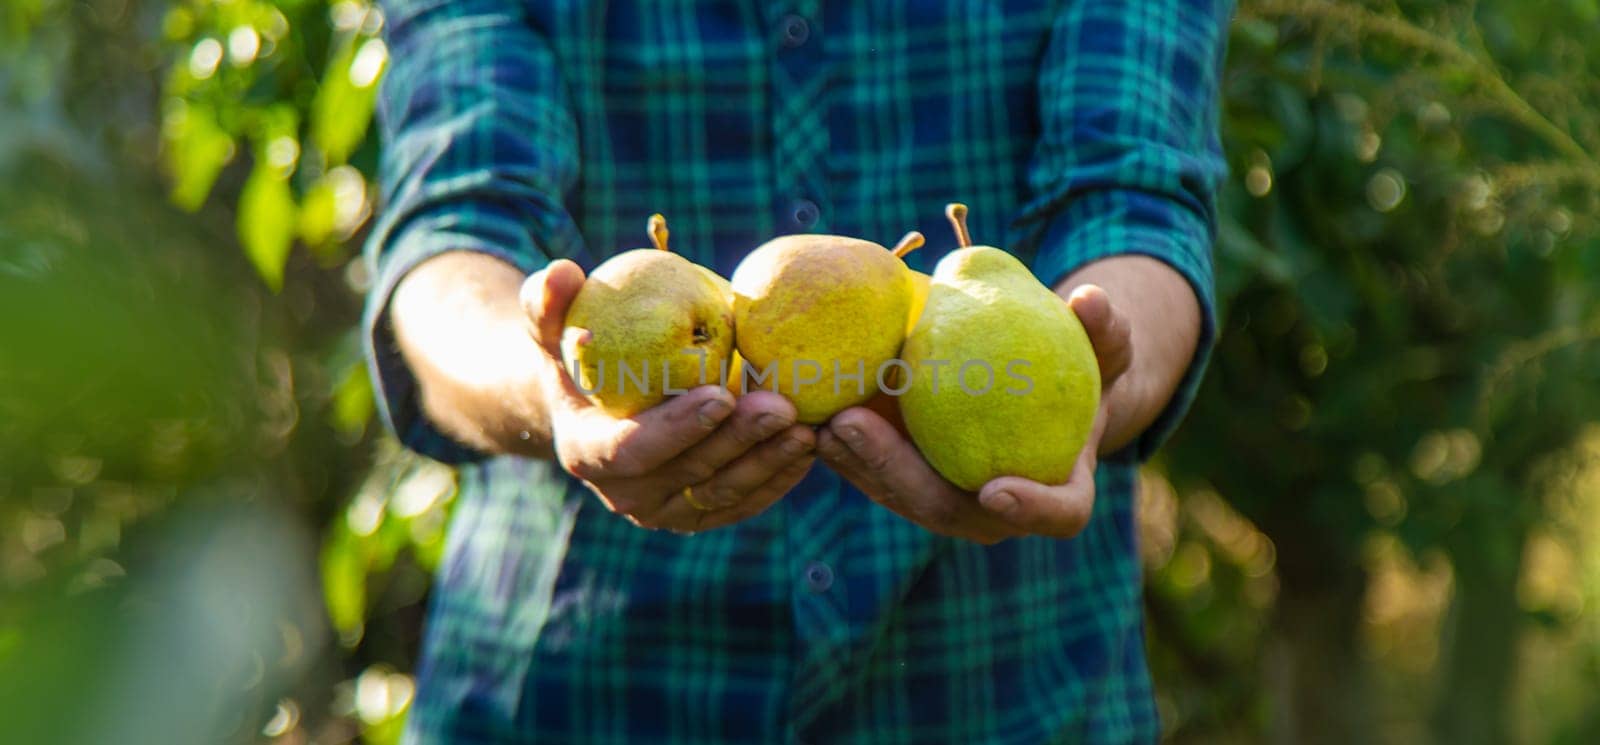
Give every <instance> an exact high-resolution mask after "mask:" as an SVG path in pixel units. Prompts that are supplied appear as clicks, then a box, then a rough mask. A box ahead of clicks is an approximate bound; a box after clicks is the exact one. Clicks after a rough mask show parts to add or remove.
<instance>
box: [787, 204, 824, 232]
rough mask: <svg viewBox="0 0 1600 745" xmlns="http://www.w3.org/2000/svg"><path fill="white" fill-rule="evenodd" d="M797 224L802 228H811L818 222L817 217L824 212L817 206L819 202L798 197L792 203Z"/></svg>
mask: <svg viewBox="0 0 1600 745" xmlns="http://www.w3.org/2000/svg"><path fill="white" fill-rule="evenodd" d="M791 209H792V214H793V216H794V221H795V224H797V225H799V226H800V227H802V228H809V227H811V226H812V225H816V224H817V218H819V217H821V216H822V212H821V211H820V210H819V209H818V208H817V203H816V202H813V201H811V200H809V199H798V200H795V203H794V204H793V205H791Z"/></svg>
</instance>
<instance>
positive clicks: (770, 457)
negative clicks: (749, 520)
mask: <svg viewBox="0 0 1600 745" xmlns="http://www.w3.org/2000/svg"><path fill="white" fill-rule="evenodd" d="M741 403H742V402H741ZM816 443H817V435H816V433H815V432H813V431H812V430H811V428H810V427H807V426H804V425H795V426H792V427H789V428H788V429H787V430H784V431H782V432H781V433H779V434H777V435H776V436H774V437H772V438H770V439H768V440H767V441H766V442H763V443H761V444H759V445H757V446H756V447H755V448H753V449H751V450H750V451H749V452H747V453H745V454H744V455H741V456H739V457H738V458H737V459H735V460H734V461H733V462H732V463H729V464H727V466H725V467H723V468H722V469H721V470H719V471H717V473H716V475H714V476H712V477H711V478H710V479H709V480H707V481H706V482H705V483H703V484H701V485H699V486H696V487H695V497H696V498H697V499H699V500H700V502H701V503H702V504H705V505H709V506H712V507H729V506H732V505H734V504H737V503H739V502H740V501H741V500H742V499H744V496H745V495H746V494H749V493H751V492H754V491H755V490H756V489H758V488H760V487H761V486H762V485H763V484H765V483H767V482H768V481H770V480H772V479H773V478H774V477H776V476H777V475H778V474H780V473H782V472H783V471H784V470H786V469H788V468H789V466H791V465H793V464H794V462H795V461H797V460H800V459H809V456H810V455H811V451H812V448H814V447H815V446H816ZM702 447H703V445H702Z"/></svg>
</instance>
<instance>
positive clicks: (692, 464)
mask: <svg viewBox="0 0 1600 745" xmlns="http://www.w3.org/2000/svg"><path fill="white" fill-rule="evenodd" d="M678 473H679V475H680V476H681V477H682V478H683V479H684V480H685V481H688V482H689V483H691V484H703V483H705V482H707V481H710V480H711V477H713V476H716V475H717V467H716V466H714V465H712V464H711V463H709V462H707V461H704V460H701V459H699V458H690V459H687V460H685V461H683V463H681V464H679V466H678Z"/></svg>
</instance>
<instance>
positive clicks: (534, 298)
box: [519, 259, 584, 360]
mask: <svg viewBox="0 0 1600 745" xmlns="http://www.w3.org/2000/svg"><path fill="white" fill-rule="evenodd" d="M583 281H584V275H583V269H582V268H581V267H579V266H578V265H577V264H575V263H573V262H572V261H569V260H567V259H557V260H555V261H552V262H550V265H549V266H546V267H545V268H544V269H541V270H539V271H537V272H534V273H533V274H530V275H528V278H527V279H526V280H524V281H523V283H522V290H521V292H520V293H519V299H520V300H521V301H522V310H523V312H525V313H527V314H528V319H529V321H530V322H531V323H532V333H533V338H534V341H537V342H538V343H539V346H540V347H541V348H543V349H544V350H545V352H546V353H547V354H549V355H550V356H552V357H554V358H555V359H558V360H559V359H561V333H562V328H563V327H564V326H565V325H566V322H567V309H568V308H570V307H571V306H572V300H573V298H575V297H577V296H578V290H579V289H582V287H583Z"/></svg>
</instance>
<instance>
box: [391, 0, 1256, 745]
mask: <svg viewBox="0 0 1600 745" xmlns="http://www.w3.org/2000/svg"><path fill="white" fill-rule="evenodd" d="M1231 5H1232V3H1231V2H1230V1H1229V0H1142V1H1141V0H1058V1H1056V2H1023V1H1020V0H990V1H989V2H977V1H974V0H968V1H965V2H957V1H955V0H920V1H918V0H904V1H895V0H882V1H877V0H874V1H872V2H821V1H820V0H785V1H783V2H778V1H776V0H772V1H769V2H736V1H734V0H725V1H723V2H567V1H563V0H556V1H551V2H535V1H534V0H388V2H386V3H385V4H384V8H385V11H386V18H387V26H386V30H385V33H386V38H387V41H388V44H389V48H390V50H391V53H392V60H393V67H392V69H391V70H390V71H389V73H388V76H387V78H386V79H385V81H384V85H383V89H382V95H381V101H380V110H379V114H380V117H381V122H382V126H383V133H384V136H385V145H386V146H385V150H384V159H383V187H384V196H385V198H386V202H387V207H386V210H385V212H384V213H383V216H382V218H381V219H380V221H379V223H378V225H377V228H376V230H375V232H374V234H373V236H372V239H371V242H370V245H369V253H370V257H371V259H372V261H373V264H374V267H375V270H376V276H377V277H378V281H377V282H376V283H375V286H374V288H373V291H372V295H371V298H370V304H369V312H368V318H367V323H368V329H369V332H370V334H369V338H370V341H371V349H370V353H371V359H372V363H373V370H374V375H375V378H376V380H377V382H378V384H379V387H380V389H381V392H382V397H381V398H382V401H383V406H382V409H383V414H384V417H385V419H386V421H387V422H388V423H389V424H390V426H392V427H393V428H394V431H395V432H396V433H397V434H398V435H399V436H400V437H401V439H402V440H403V441H404V442H405V443H406V444H407V445H409V446H410V447H412V448H414V449H416V450H418V451H419V452H422V453H425V454H428V455H431V456H433V457H435V458H438V459H441V460H444V461H447V462H452V463H456V464H460V481H461V491H460V496H459V500H458V503H457V505H456V509H455V514H454V516H453V522H452V525H451V528H450V538H449V545H448V549H447V555H446V558H445V560H444V563H443V565H442V567H441V569H440V572H439V576H438V582H437V585H436V587H435V589H434V594H433V599H432V608H431V615H430V617H429V621H428V624H427V633H426V639H425V642H424V648H423V654H422V661H421V666H420V672H419V682H418V693H417V699H416V702H415V704H414V706H413V710H412V713H411V718H410V722H409V724H408V729H407V738H408V740H409V741H412V742H446V741H448V742H524V741H526V742H543V743H555V742H617V741H629V742H633V741H641V742H645V741H654V742H685V743H699V742H714V741H749V742H839V741H870V742H891V743H892V742H905V743H927V742H945V741H950V742H1041V741H1066V742H1094V743H1099V742H1128V741H1151V740H1154V739H1155V738H1156V737H1157V735H1158V731H1159V722H1158V721H1157V717H1156V714H1155V711H1154V706H1153V701H1152V696H1151V690H1150V679H1149V673H1148V670H1147V668H1146V663H1145V656H1144V647H1143V633H1142V630H1143V621H1142V616H1141V604H1140V577H1139V573H1140V570H1139V563H1138V556H1137V551H1136V548H1135V521H1134V517H1133V487H1134V483H1135V469H1136V466H1137V464H1138V462H1139V461H1140V460H1141V459H1143V458H1145V457H1147V456H1148V455H1149V454H1150V453H1151V452H1152V451H1153V450H1154V449H1155V448H1156V447H1157V446H1158V445H1159V443H1160V442H1161V440H1162V439H1163V438H1164V437H1165V436H1166V434H1167V433H1169V432H1170V431H1171V430H1172V428H1173V427H1174V426H1175V425H1176V423H1177V422H1178V421H1179V419H1180V418H1181V416H1182V413H1183V411H1184V409H1185V407H1186V406H1187V404H1188V402H1189V400H1190V398H1191V397H1192V395H1193V392H1194V390H1195V387H1196V385H1197V383H1198V379H1199V375H1200V371H1201V369H1202V367H1203V366H1204V358H1205V354H1206V350H1207V349H1208V347H1209V345H1210V341H1211V338H1212V334H1213V328H1214V323H1213V316H1212V277H1211V271H1212V270H1211V260H1210V246H1211V241H1212V236H1213V234H1214V212H1215V203H1214V201H1215V189H1216V186H1217V182H1218V181H1219V179H1220V178H1221V176H1222V174H1223V172H1224V168H1225V167H1224V164H1223V161H1222V159H1221V157H1220V154H1219V145H1218V138H1217V132H1216V128H1217V79H1218V71H1219V68H1220V66H1221V59H1222V54H1223V46H1224V34H1225V33H1226V27H1227V18H1228V16H1229V13H1230V12H1231ZM949 201H964V202H966V203H968V204H969V205H971V207H972V213H971V214H972V226H971V227H972V230H971V232H972V235H974V236H975V237H976V238H977V239H978V241H979V242H980V243H990V244H994V245H999V246H1001V247H1003V248H1005V249H1007V250H1009V251H1012V252H1014V253H1015V254H1016V255H1017V256H1019V257H1021V258H1022V259H1023V260H1024V261H1025V262H1026V263H1027V264H1028V266H1030V267H1031V269H1032V270H1033V271H1034V272H1035V273H1036V275H1037V277H1038V279H1039V280H1040V281H1042V282H1044V283H1046V284H1047V285H1049V286H1051V287H1054V288H1056V289H1057V291H1058V292H1059V293H1060V294H1061V295H1062V297H1064V298H1069V299H1070V302H1071V304H1072V306H1073V307H1074V309H1075V310H1076V311H1077V313H1078V315H1079V316H1080V317H1081V318H1082V320H1083V321H1084V324H1085V326H1086V328H1087V329H1088V331H1089V333H1090V337H1091V340H1092V341H1093V343H1094V345H1095V347H1096V352H1097V355H1098V357H1099V359H1100V364H1101V367H1102V371H1103V376H1104V378H1105V380H1106V383H1107V388H1106V395H1105V401H1106V403H1105V405H1104V406H1103V408H1102V411H1101V418H1100V420H1099V427H1098V429H1097V430H1096V431H1097V436H1096V439H1095V441H1094V442H1093V443H1091V445H1092V446H1091V447H1090V448H1087V449H1086V451H1085V456H1084V457H1083V458H1082V459H1080V461H1079V462H1078V464H1077V465H1078V468H1077V472H1076V473H1075V475H1074V476H1073V477H1072V479H1071V480H1070V481H1069V483H1067V484H1036V483H1031V482H1027V481H1024V480H1021V479H1015V478H1005V479H999V480H997V481H995V482H992V483H990V484H988V485H987V486H985V487H984V489H983V490H982V491H981V492H980V493H978V494H968V493H962V492H960V491H958V490H957V489H955V488H954V487H952V486H951V485H950V484H948V483H947V482H945V481H944V480H942V479H941V478H940V477H939V476H938V475H937V474H936V473H935V472H934V471H933V470H932V469H931V468H929V466H928V465H927V464H926V463H925V462H924V461H923V460H922V458H921V457H920V456H919V455H918V454H917V451H916V450H915V448H914V447H913V446H912V445H911V444H910V443H909V442H907V441H906V440H905V439H904V438H903V437H902V436H901V435H900V434H899V433H898V432H897V431H896V430H895V428H894V427H892V426H890V425H889V424H888V423H887V422H885V421H884V420H883V419H882V418H880V417H878V416H877V415H876V414H874V413H872V412H870V411H868V410H866V409H860V408H857V409H850V410H847V411H845V412H843V413H840V414H838V415H837V416H835V417H834V418H833V419H832V420H831V421H830V422H828V423H827V424H826V425H823V426H821V427H817V428H811V427H807V426H803V425H798V424H796V423H795V412H794V409H793V407H792V406H791V405H790V404H788V403H787V402H786V401H785V400H784V399H783V398H782V397H781V396H778V395H775V394H772V393H770V392H757V393H752V394H749V395H746V396H743V397H741V398H739V399H737V400H734V399H733V398H732V397H730V396H729V395H728V394H727V393H726V392H724V391H722V390H720V389H718V388H716V387H714V386H707V387H702V388H698V389H694V390H692V391H690V392H689V393H687V394H684V395H681V396H678V397H675V398H673V399H670V400H668V401H667V402H666V403H663V404H661V405H660V406H658V407H656V408H654V409H651V410H648V411H646V412H644V413H641V414H639V415H638V416H636V417H634V418H632V419H629V420H621V421H616V420H611V419H609V418H606V417H604V416H603V415H601V414H599V413H598V412H597V411H595V410H594V409H592V408H590V407H589V406H588V405H587V403H586V402H585V401H584V400H583V399H582V398H581V396H578V395H576V394H575V392H574V390H573V387H572V382H571V380H570V379H568V378H567V376H566V375H565V373H564V372H563V371H562V369H561V365H560V363H559V351H558V350H557V348H556V346H555V340H556V338H557V337H558V336H559V333H560V328H561V321H562V318H563V316H564V314H565V309H566V307H567V305H568V303H569V302H570V301H571V298H572V296H573V293H575V292H576V290H577V288H578V286H579V285H580V284H581V283H582V280H583V276H584V275H583V269H581V268H580V267H585V268H592V267H593V266H594V265H595V264H597V263H598V262H599V261H602V260H603V259H605V258H606V257H607V256H609V255H611V254H613V253H616V252H618V251H621V250H625V249H628V248H631V247H637V246H640V245H644V240H645V236H644V234H643V229H642V226H643V223H644V218H645V217H646V216H647V215H649V214H650V213H653V212H663V213H665V214H666V215H668V216H669V217H670V218H671V220H672V227H673V232H674V237H675V241H674V249H675V250H676V251H678V252H679V253H681V254H683V255H685V256H687V257H688V258H690V259H692V260H694V261H697V262H699V263H702V264H705V265H707V266H710V267H713V268H715V269H716V270H717V271H718V272H720V273H722V274H724V275H727V274H729V273H731V271H732V270H733V268H734V266H735V265H737V263H738V262H739V260H740V258H741V257H742V256H743V254H744V253H745V252H747V251H749V250H750V249H751V248H753V247H755V246H757V245H759V244H760V243H762V242H764V241H766V240H768V239H770V238H772V237H774V236H776V235H781V234H785V233H797V232H808V231H809V232H822V233H838V234H844V235H850V236H857V237H862V238H867V239H870V240H875V241H877V242H879V243H887V242H892V241H893V240H894V239H895V238H896V237H898V236H899V235H901V234H902V233H904V232H905V231H906V230H908V229H912V228H916V229H920V230H921V231H923V232H924V233H925V234H927V235H928V236H929V238H930V241H929V244H928V247H927V248H925V249H924V250H922V251H920V252H918V253H915V254H912V255H911V256H910V257H909V263H911V265H912V266H913V267H916V268H921V269H927V268H930V267H931V266H932V265H933V264H934V262H936V261H937V260H938V259H939V258H940V256H941V255H942V254H943V253H945V252H947V251H949V250H950V249H951V248H953V246H954V239H953V237H952V236H951V232H950V230H949V229H948V227H946V226H945V224H944V223H943V219H942V214H941V209H942V206H943V205H944V204H945V203H946V202H949ZM530 275H531V276H530ZM530 319H531V320H530ZM530 329H531V331H532V333H530ZM1026 436H1028V434H1027V433H1026V432H1020V431H1019V432H1018V437H1026ZM1094 446H1097V448H1098V454H1099V456H1100V457H1099V458H1098V459H1097V458H1096V447H1094ZM1064 457H1070V456H1069V455H1068V456H1064ZM816 459H820V460H821V461H822V463H819V464H816V465H815V467H813V461H814V460H816ZM685 489H691V490H692V491H691V492H690V494H691V495H693V496H694V497H695V499H694V500H693V503H691V502H690V500H688V499H685V498H684V497H683V492H684V490H685ZM697 505H698V506H697ZM700 507H711V509H709V510H703V509H701V508H700Z"/></svg>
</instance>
